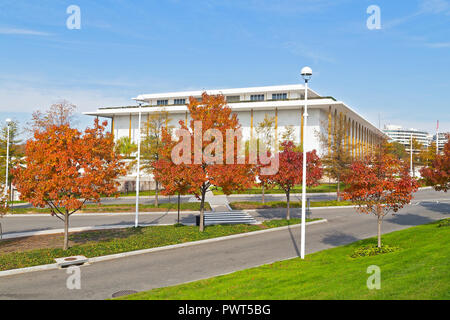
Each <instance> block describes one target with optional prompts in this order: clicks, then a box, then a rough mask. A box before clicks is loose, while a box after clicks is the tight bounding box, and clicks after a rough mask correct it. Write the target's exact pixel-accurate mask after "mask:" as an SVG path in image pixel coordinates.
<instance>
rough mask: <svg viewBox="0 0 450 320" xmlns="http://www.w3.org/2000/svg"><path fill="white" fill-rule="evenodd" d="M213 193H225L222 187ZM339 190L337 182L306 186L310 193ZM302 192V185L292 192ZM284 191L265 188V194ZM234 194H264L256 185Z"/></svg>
mask: <svg viewBox="0 0 450 320" xmlns="http://www.w3.org/2000/svg"><path fill="white" fill-rule="evenodd" d="M344 187H345V185H344V184H343V183H341V191H342V190H343V189H344ZM212 191H213V193H214V194H215V195H222V194H224V193H223V191H222V189H221V188H213V189H212ZM336 191H337V184H336V183H324V184H321V185H318V186H317V187H311V188H306V192H309V193H324V192H336ZM301 192H302V186H301V185H297V186H295V187H294V188H293V189H292V190H291V193H301ZM279 193H283V194H284V190H283V189H280V188H278V187H275V188H273V189H266V190H264V194H279ZM233 194H262V189H261V188H259V187H254V188H251V189H246V190H244V191H236V192H233Z"/></svg>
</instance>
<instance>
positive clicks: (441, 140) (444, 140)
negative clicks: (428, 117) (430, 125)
mask: <svg viewBox="0 0 450 320" xmlns="http://www.w3.org/2000/svg"><path fill="white" fill-rule="evenodd" d="M448 135H450V132H439V139H438V149H439V152H442V150H444V145H445V144H446V143H447V141H448V138H447V136H448ZM431 142H433V143H434V145H435V146H436V134H435V135H433V138H432V140H431Z"/></svg>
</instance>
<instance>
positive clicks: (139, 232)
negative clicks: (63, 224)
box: [0, 218, 312, 271]
mask: <svg viewBox="0 0 450 320" xmlns="http://www.w3.org/2000/svg"><path fill="white" fill-rule="evenodd" d="M300 221H301V220H300V219H298V218H296V219H291V220H290V221H286V220H277V221H266V222H263V223H262V224H261V225H245V224H239V225H216V226H208V227H206V228H205V231H204V232H199V231H198V227H195V226H174V225H171V226H152V227H140V228H136V229H135V228H127V229H115V230H99V231H88V232H80V233H74V234H71V235H70V236H69V240H70V243H71V248H70V249H69V250H67V251H63V250H62V249H61V248H42V249H34V250H27V251H21V250H19V251H17V252H8V253H2V252H1V249H2V246H11V245H14V241H17V240H15V239H9V240H0V271H2V270H9V269H16V268H25V267H31V266H36V265H41V264H50V263H55V261H54V259H55V258H61V257H68V256H74V255H84V256H86V257H88V258H92V257H98V256H103V255H109V254H115V253H121V252H127V251H134V250H140V249H148V248H156V247H162V246H167V245H172V244H177V243H184V242H190V241H198V240H204V239H210V238H216V237H222V236H228V235H232V234H238V233H244V232H252V231H259V230H264V229H268V228H275V227H280V226H285V225H289V224H290V225H292V224H298V223H300ZM306 221H312V220H309V219H307V220H306ZM58 237H59V238H60V240H59V239H55V240H57V241H58V244H59V245H61V246H62V243H63V242H62V239H63V237H62V235H59V236H58Z"/></svg>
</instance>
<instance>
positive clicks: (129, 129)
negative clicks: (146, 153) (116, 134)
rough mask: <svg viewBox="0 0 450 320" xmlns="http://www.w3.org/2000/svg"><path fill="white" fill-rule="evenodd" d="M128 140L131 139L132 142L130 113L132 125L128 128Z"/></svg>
mask: <svg viewBox="0 0 450 320" xmlns="http://www.w3.org/2000/svg"><path fill="white" fill-rule="evenodd" d="M128 138H129V139H130V141H131V113H130V125H129V127H128Z"/></svg>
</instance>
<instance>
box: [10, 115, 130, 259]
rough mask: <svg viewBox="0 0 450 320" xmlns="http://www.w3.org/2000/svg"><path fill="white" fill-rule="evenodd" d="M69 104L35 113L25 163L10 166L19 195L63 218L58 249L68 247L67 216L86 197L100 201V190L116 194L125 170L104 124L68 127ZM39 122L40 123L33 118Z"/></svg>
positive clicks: (76, 208)
mask: <svg viewBox="0 0 450 320" xmlns="http://www.w3.org/2000/svg"><path fill="white" fill-rule="evenodd" d="M72 110H73V109H65V108H64V107H59V108H57V111H59V113H56V114H55V113H54V109H52V110H50V111H48V112H47V114H46V115H45V116H43V117H40V116H39V115H37V118H35V121H36V122H35V125H36V126H35V127H34V128H35V130H34V136H33V138H32V139H30V140H28V141H27V144H26V150H25V159H26V160H25V165H24V166H18V167H16V168H14V177H15V179H14V182H13V183H14V185H15V186H16V188H17V190H18V191H19V192H20V195H21V199H22V200H25V201H28V202H30V203H31V204H32V205H33V206H35V207H40V208H44V207H49V208H50V210H51V215H52V216H55V217H57V218H58V219H60V220H62V221H63V222H64V250H67V249H68V244H69V243H68V242H69V241H68V233H69V217H70V216H71V215H72V214H73V213H75V212H76V211H78V210H80V209H81V208H82V207H83V205H84V204H85V203H86V201H94V202H96V203H100V197H101V195H107V196H110V195H117V187H118V185H119V183H118V182H117V181H116V178H118V177H119V176H120V175H122V174H125V171H124V168H123V166H124V165H123V163H122V162H121V159H120V156H119V155H117V154H116V153H115V151H114V140H113V136H112V135H111V133H109V132H106V126H107V123H106V122H103V123H102V124H100V123H99V121H98V119H97V120H95V123H94V126H93V127H92V128H87V129H86V130H85V131H84V132H80V131H79V130H78V129H74V128H72V127H71V126H70V121H69V120H68V119H69V118H68V117H67V116H68V115H70V114H71V112H72ZM38 121H40V122H38Z"/></svg>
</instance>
